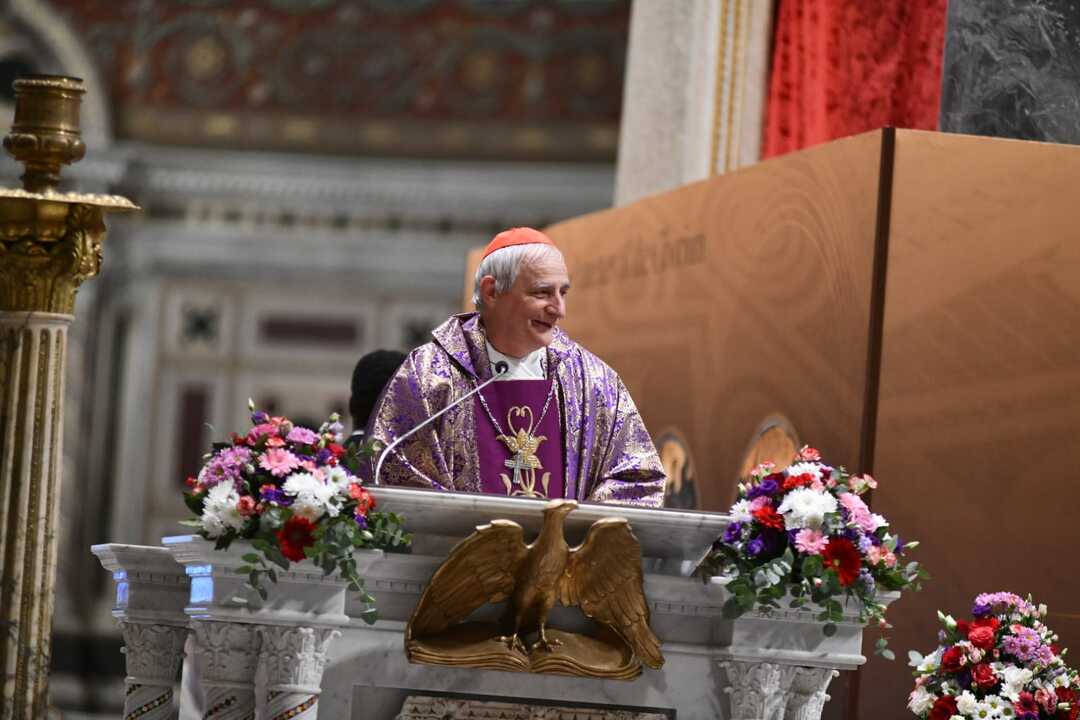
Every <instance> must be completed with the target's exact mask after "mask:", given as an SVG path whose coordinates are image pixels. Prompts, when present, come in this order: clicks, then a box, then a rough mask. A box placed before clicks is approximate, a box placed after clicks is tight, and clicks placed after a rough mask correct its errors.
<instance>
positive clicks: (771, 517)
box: [752, 505, 858, 573]
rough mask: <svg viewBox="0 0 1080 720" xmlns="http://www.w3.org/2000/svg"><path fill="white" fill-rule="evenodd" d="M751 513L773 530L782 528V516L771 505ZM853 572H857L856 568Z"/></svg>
mask: <svg viewBox="0 0 1080 720" xmlns="http://www.w3.org/2000/svg"><path fill="white" fill-rule="evenodd" d="M752 514H753V516H754V519H755V520H757V521H758V522H759V523H761V524H762V525H764V526H765V527H767V528H772V529H773V530H783V529H784V516H783V515H781V514H780V513H778V512H776V510H774V509H773V507H772V506H771V505H766V506H765V507H760V508H758V509H757V510H755V511H754V512H753V513H752ZM855 572H856V573H858V570H856V571H855Z"/></svg>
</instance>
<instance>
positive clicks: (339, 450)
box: [326, 443, 345, 457]
mask: <svg viewBox="0 0 1080 720" xmlns="http://www.w3.org/2000/svg"><path fill="white" fill-rule="evenodd" d="M326 449H327V450H329V451H330V452H332V453H334V457H344V455H345V448H344V446H342V445H338V444H337V443H329V444H327V446H326Z"/></svg>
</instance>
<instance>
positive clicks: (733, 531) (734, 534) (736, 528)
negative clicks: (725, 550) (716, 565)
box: [724, 522, 743, 545]
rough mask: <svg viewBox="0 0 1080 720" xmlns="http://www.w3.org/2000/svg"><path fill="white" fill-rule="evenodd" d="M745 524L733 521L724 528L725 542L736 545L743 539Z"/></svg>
mask: <svg viewBox="0 0 1080 720" xmlns="http://www.w3.org/2000/svg"><path fill="white" fill-rule="evenodd" d="M742 531H743V524H742V523H737V522H733V523H731V524H730V525H728V526H727V528H726V529H725V530H724V542H726V543H727V544H728V545H734V544H735V543H737V542H739V540H740V539H742Z"/></svg>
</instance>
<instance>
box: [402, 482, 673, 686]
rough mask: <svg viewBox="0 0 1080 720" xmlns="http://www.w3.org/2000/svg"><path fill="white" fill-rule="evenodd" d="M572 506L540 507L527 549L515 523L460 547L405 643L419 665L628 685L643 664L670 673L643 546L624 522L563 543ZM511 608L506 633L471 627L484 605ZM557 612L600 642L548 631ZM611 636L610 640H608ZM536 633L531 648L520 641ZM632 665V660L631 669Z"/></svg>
mask: <svg viewBox="0 0 1080 720" xmlns="http://www.w3.org/2000/svg"><path fill="white" fill-rule="evenodd" d="M576 507H577V502H576V501H574V500H554V501H551V502H549V503H548V504H547V505H546V506H545V507H544V522H543V527H542V528H541V530H540V534H539V536H537V538H536V540H534V541H533V542H532V543H531V544H528V545H527V544H526V543H525V531H524V529H523V528H522V527H521V526H520V525H518V524H517V523H516V522H512V521H510V520H493V521H492V522H491V523H490V524H487V525H481V526H479V527H478V528H477V529H476V532H474V533H473V534H472V535H470V536H469V537H468V538H466V539H465V540H463V541H461V542H460V543H459V544H458V545H457V547H455V548H454V549H453V550H452V551H451V553H450V555H449V557H448V558H447V559H446V561H445V562H444V563H443V564H442V565H441V566H440V567H439V569H438V570H437V571H436V572H435V574H434V576H432V578H431V582H430V583H429V584H428V586H427V588H426V589H425V590H424V593H423V595H422V596H421V597H420V602H419V603H418V604H417V606H416V610H415V611H414V612H413V616H412V618H411V620H410V621H409V626H408V628H407V630H406V634H405V644H406V652H407V654H408V655H409V659H410V660H412V661H414V662H428V663H438V664H448V665H462V666H470V667H485V668H492V669H504V670H518V671H531V672H553V673H559V674H570V675H586V676H592V677H610V678H619V679H629V678H631V677H636V676H637V675H638V674H640V665H639V663H638V662H637V661H638V660H640V662H644V663H645V664H646V665H649V666H650V667H654V668H659V667H661V666H662V665H663V664H664V657H663V655H662V654H661V652H660V641H659V640H658V639H657V637H656V635H654V634H653V632H652V630H651V629H650V628H649V606H648V603H647V602H646V599H645V592H644V589H643V576H642V571H641V546H640V545H639V544H638V541H637V538H635V537H634V534H633V533H632V532H631V531H630V524H629V523H628V522H627V521H626V520H625V519H624V518H618V517H610V518H603V519H601V520H598V521H596V522H595V523H593V525H592V527H590V528H589V532H588V534H587V535H586V537H585V541H584V542H583V543H582V544H581V545H580V546H578V547H575V548H571V547H570V546H569V545H567V543H566V539H565V538H564V537H563V524H564V521H565V519H566V516H567V515H569V514H570V513H571V512H572V511H573V510H574V509H575V508H576ZM503 601H509V602H508V604H507V616H506V618H505V619H504V622H503V625H504V626H503V627H499V626H498V625H492V624H490V623H476V622H474V623H465V624H464V625H463V624H462V623H464V621H465V620H466V619H467V618H469V616H470V615H472V614H473V612H474V611H476V610H477V609H478V608H480V607H482V606H484V605H486V604H488V603H500V602H503ZM557 602H561V603H562V604H563V605H567V606H572V605H576V606H578V607H580V608H581V611H582V612H583V613H584V614H585V615H586V616H587V617H589V618H592V619H593V620H595V621H596V622H597V623H599V625H600V626H601V628H602V632H601V633H600V634H598V635H597V637H595V638H590V637H586V636H582V635H576V634H574V633H566V632H562V631H559V630H552V629H550V628H549V627H548V613H549V612H550V611H551V609H552V608H553V607H555V604H556V603H557ZM604 629H606V630H604ZM533 631H537V632H538V633H539V639H538V641H537V642H536V643H535V644H533V645H532V646H531V647H530V648H526V646H525V643H524V641H523V638H522V636H523V635H525V634H527V633H531V632H533ZM635 658H636V659H635Z"/></svg>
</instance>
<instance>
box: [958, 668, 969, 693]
mask: <svg viewBox="0 0 1080 720" xmlns="http://www.w3.org/2000/svg"><path fill="white" fill-rule="evenodd" d="M956 682H957V683H958V684H959V685H960V687H962V688H967V687H971V668H967V667H966V668H964V669H963V670H961V671H960V672H959V673H957V675H956Z"/></svg>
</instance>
